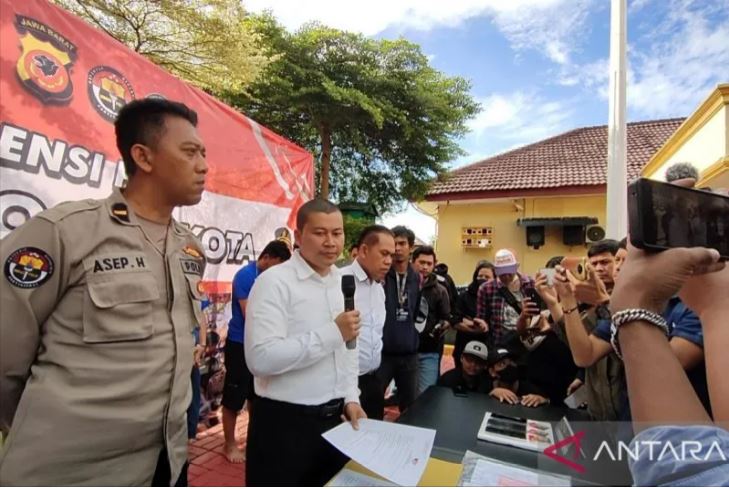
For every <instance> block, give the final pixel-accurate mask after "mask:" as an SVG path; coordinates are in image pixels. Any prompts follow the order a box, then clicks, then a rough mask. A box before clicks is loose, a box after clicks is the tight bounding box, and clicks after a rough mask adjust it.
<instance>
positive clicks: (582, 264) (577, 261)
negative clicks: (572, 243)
mask: <svg viewBox="0 0 729 489" xmlns="http://www.w3.org/2000/svg"><path fill="white" fill-rule="evenodd" d="M561 265H562V266H563V267H564V268H565V270H567V271H569V272H570V273H571V274H572V276H573V277H575V278H576V279H577V280H579V281H581V282H584V281H585V280H587V279H588V278H589V275H588V273H589V272H588V267H587V258H584V257H582V258H577V257H574V256H568V257H566V258H564V259H563V260H562V263H561Z"/></svg>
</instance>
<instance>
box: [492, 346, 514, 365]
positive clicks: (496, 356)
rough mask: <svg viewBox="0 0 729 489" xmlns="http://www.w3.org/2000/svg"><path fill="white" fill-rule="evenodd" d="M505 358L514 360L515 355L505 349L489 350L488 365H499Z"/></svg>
mask: <svg viewBox="0 0 729 489" xmlns="http://www.w3.org/2000/svg"><path fill="white" fill-rule="evenodd" d="M506 358H511V359H512V360H514V359H516V355H514V354H513V353H512V352H510V351H509V350H507V349H506V348H497V349H496V350H491V351H490V352H489V365H494V364H496V363H499V362H500V361H501V360H504V359H506Z"/></svg>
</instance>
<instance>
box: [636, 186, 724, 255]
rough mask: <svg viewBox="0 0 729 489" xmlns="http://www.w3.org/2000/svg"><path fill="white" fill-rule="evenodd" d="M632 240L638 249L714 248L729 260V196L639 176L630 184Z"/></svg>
mask: <svg viewBox="0 0 729 489" xmlns="http://www.w3.org/2000/svg"><path fill="white" fill-rule="evenodd" d="M628 221H629V227H630V241H631V242H632V243H633V246H635V247H636V248H641V249H644V250H648V251H664V250H667V249H670V248H680V247H689V248H691V247H697V246H701V247H704V248H714V249H715V250H718V251H719V254H720V255H721V256H722V258H724V259H725V260H729V196H726V195H720V194H715V193H712V192H709V191H706V190H698V189H690V188H685V187H679V186H678V185H672V184H670V183H665V182H658V181H655V180H649V179H647V178H639V179H638V180H636V181H635V182H633V183H631V184H630V186H629V187H628Z"/></svg>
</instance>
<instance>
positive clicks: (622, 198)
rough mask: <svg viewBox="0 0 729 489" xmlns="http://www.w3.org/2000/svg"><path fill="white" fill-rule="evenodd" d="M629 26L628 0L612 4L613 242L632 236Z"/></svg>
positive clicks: (610, 146)
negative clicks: (627, 114)
mask: <svg viewBox="0 0 729 489" xmlns="http://www.w3.org/2000/svg"><path fill="white" fill-rule="evenodd" d="M627 24H628V19H627V9H626V0H612V3H611V6H610V104H609V105H610V109H609V110H610V115H609V119H608V155H607V157H608V158H607V209H606V211H607V236H608V237H609V238H613V239H622V238H623V237H624V236H626V234H627V232H628V189H627V178H628V176H627V173H628V169H627V164H628V162H627V155H626V147H627V131H626V126H625V82H626V43H627Z"/></svg>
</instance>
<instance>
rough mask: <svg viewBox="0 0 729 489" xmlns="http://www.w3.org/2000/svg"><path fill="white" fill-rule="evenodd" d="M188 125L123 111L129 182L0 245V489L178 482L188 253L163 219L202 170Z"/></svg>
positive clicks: (187, 358) (196, 254) (193, 259)
mask: <svg viewBox="0 0 729 489" xmlns="http://www.w3.org/2000/svg"><path fill="white" fill-rule="evenodd" d="M196 125H197V115H196V114H195V112H194V111H192V110H190V109H188V108H187V107H186V106H184V105H183V104H180V103H176V102H171V101H166V100H156V99H144V100H137V101H133V102H131V103H129V104H128V105H126V106H125V107H124V108H123V109H122V110H121V111H120V113H119V116H118V118H117V121H116V124H115V127H116V138H117V147H118V148H119V151H120V153H121V155H122V158H123V160H124V165H125V168H126V171H127V175H128V178H129V182H128V184H127V186H126V187H125V189H124V190H119V189H115V190H114V191H113V193H112V194H111V196H110V197H109V198H107V199H106V200H84V201H80V202H66V203H62V204H60V205H58V206H56V207H54V208H52V209H48V210H46V211H44V212H42V213H40V214H38V215H37V216H35V217H33V218H32V219H30V220H29V221H28V222H26V223H25V224H23V225H22V226H20V227H19V228H18V229H16V230H15V231H13V232H12V233H11V234H10V235H8V236H7V237H6V238H5V239H3V240H2V241H1V242H0V264H2V266H3V277H2V278H1V279H0V311H2V314H0V337H1V338H2V342H1V346H0V349H1V351H0V399H2V402H1V403H0V428H1V429H2V432H3V435H4V436H5V437H6V439H5V443H4V446H3V447H2V453H1V454H0V486H16V485H21V486H39V485H40V486H49V485H54V486H55V485H88V486H108V485H114V486H136V485H151V484H155V485H156V484H159V485H166V486H169V485H174V484H175V483H176V482H179V481H178V479H180V478H181V476H182V479H183V481H184V476H185V464H186V458H187V426H186V410H187V407H188V405H189V403H190V397H191V395H190V371H191V369H192V364H193V348H194V345H193V340H192V330H193V327H194V326H195V323H196V322H198V323H200V322H201V320H202V312H201V308H200V306H201V304H200V299H201V296H200V293H199V291H198V287H197V285H198V282H199V281H200V279H201V277H202V274H203V271H204V268H205V258H204V255H203V252H202V248H201V246H200V243H199V242H198V241H197V240H196V239H195V237H194V236H193V235H192V234H191V233H190V231H189V230H188V229H187V228H185V227H184V226H182V225H180V224H179V223H177V222H175V220H174V219H172V217H171V213H172V209H173V208H174V207H175V206H180V205H194V204H197V203H198V202H199V201H200V199H201V196H202V191H203V186H204V181H205V174H206V172H207V166H206V164H205V147H204V145H203V143H202V141H201V139H200V137H199V136H198V134H197V130H196V128H195V126H196Z"/></svg>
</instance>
